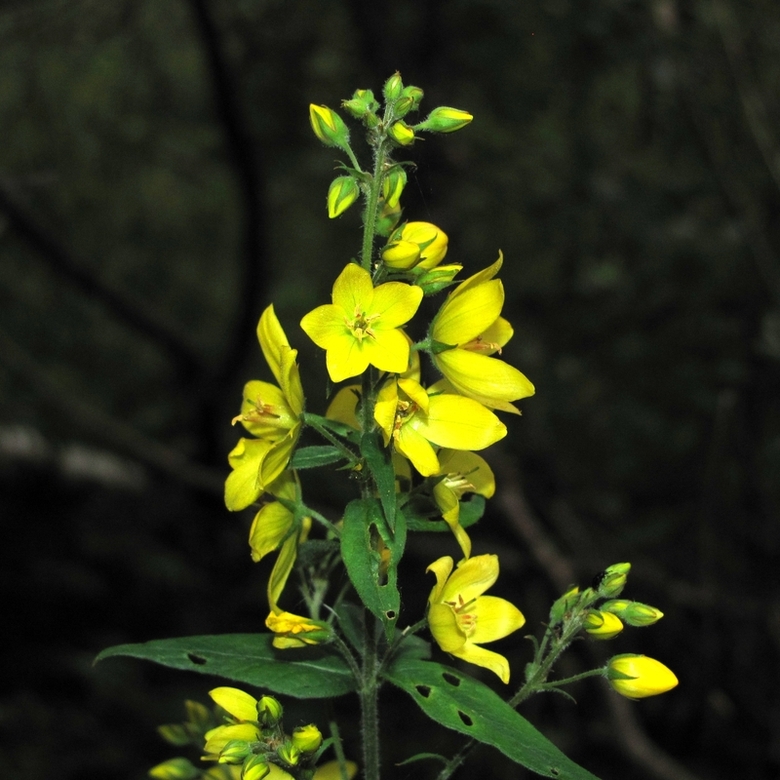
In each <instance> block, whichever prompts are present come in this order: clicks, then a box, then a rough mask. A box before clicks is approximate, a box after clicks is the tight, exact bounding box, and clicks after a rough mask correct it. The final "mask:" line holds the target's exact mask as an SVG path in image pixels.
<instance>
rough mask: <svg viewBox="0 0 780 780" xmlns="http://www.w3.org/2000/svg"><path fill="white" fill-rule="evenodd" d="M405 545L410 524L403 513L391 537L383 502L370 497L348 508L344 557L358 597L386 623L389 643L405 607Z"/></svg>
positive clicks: (342, 536) (399, 513) (345, 518)
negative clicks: (401, 577) (401, 583)
mask: <svg viewBox="0 0 780 780" xmlns="http://www.w3.org/2000/svg"><path fill="white" fill-rule="evenodd" d="M405 544H406V521H405V519H404V516H403V514H402V513H401V512H400V511H399V512H396V525H395V533H394V534H393V535H392V536H391V535H390V533H389V531H388V530H387V526H386V524H385V518H384V514H383V512H382V507H381V506H380V504H379V501H377V500H376V499H373V498H369V499H363V500H356V501H352V502H350V503H349V504H348V505H347V509H346V511H345V513H344V527H343V529H342V532H341V557H342V559H343V560H344V565H345V566H346V568H347V573H348V574H349V578H350V580H351V581H352V584H353V585H354V586H355V590H356V591H357V593H358V596H360V599H361V601H362V602H363V603H364V604H365V605H366V608H367V609H368V610H369V611H370V612H372V613H373V614H374V615H375V616H376V617H377V618H378V619H379V620H381V621H382V623H383V624H384V627H385V635H386V636H387V638H388V640H389V639H392V636H393V631H394V630H395V624H396V621H397V620H398V611H399V609H400V606H401V597H400V595H399V593H398V583H397V573H398V562H399V561H400V560H401V556H402V555H403V551H404V545H405Z"/></svg>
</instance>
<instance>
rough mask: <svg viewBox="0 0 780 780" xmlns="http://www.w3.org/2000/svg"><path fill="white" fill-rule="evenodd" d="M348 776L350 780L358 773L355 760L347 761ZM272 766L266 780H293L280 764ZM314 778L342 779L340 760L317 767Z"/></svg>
mask: <svg viewBox="0 0 780 780" xmlns="http://www.w3.org/2000/svg"><path fill="white" fill-rule="evenodd" d="M346 765H347V777H348V778H349V780H352V778H353V777H354V776H355V775H356V774H357V770H358V767H357V764H356V763H355V762H354V761H347V762H346ZM269 766H270V767H271V772H270V774H268V775H266V780H291V778H292V775H291V774H289V773H288V772H285V771H284V769H282V768H281V767H280V766H277V765H276V764H269ZM314 780H341V769H340V768H339V762H338V761H328V762H327V763H325V764H322V765H321V766H318V767H317V770H316V771H315V772H314Z"/></svg>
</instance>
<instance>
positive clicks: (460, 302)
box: [431, 279, 504, 344]
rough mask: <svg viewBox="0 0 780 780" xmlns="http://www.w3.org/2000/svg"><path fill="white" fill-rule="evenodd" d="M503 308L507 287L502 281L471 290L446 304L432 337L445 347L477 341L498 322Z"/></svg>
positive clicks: (434, 327) (438, 317)
mask: <svg viewBox="0 0 780 780" xmlns="http://www.w3.org/2000/svg"><path fill="white" fill-rule="evenodd" d="M503 305H504V286H503V284H502V283H501V280H500V279H493V280H492V281H489V282H486V283H484V284H480V285H477V286H475V287H470V288H469V289H467V290H466V291H465V292H463V293H462V294H460V295H455V294H454V293H452V294H451V295H450V297H449V298H448V299H447V300H445V302H444V304H443V305H442V307H441V309H440V310H439V313H438V314H437V315H436V319H435V320H434V321H433V326H432V329H431V335H432V336H433V338H434V339H435V340H436V341H440V342H442V343H443V344H464V343H466V342H469V341H471V340H472V339H475V338H476V337H477V336H479V334H480V333H482V332H483V331H485V330H486V329H487V328H489V327H490V326H491V325H492V324H493V323H494V322H495V321H496V319H498V315H499V314H500V313H501V308H502V306H503Z"/></svg>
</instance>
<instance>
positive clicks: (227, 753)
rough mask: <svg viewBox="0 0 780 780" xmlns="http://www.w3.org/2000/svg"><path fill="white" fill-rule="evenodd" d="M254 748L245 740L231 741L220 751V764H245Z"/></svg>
mask: <svg viewBox="0 0 780 780" xmlns="http://www.w3.org/2000/svg"><path fill="white" fill-rule="evenodd" d="M251 753H252V748H251V747H250V746H249V743H248V742H246V741H245V740H243V739H231V740H230V741H229V742H227V743H226V744H225V747H223V748H222V750H220V751H219V759H218V761H219V763H220V764H243V763H244V759H245V758H246V757H247V756H249V755H251Z"/></svg>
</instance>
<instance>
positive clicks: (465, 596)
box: [427, 555, 525, 683]
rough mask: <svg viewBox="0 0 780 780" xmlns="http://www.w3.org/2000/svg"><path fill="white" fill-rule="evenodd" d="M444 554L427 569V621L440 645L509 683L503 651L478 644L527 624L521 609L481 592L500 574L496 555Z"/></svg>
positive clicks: (507, 668) (507, 667)
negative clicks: (457, 558) (463, 557)
mask: <svg viewBox="0 0 780 780" xmlns="http://www.w3.org/2000/svg"><path fill="white" fill-rule="evenodd" d="M452 567H453V561H452V558H450V557H449V556H448V555H447V556H444V557H443V558H439V560H437V561H434V562H433V563H432V564H431V565H430V566H429V567H428V568H427V571H432V572H433V573H434V574H435V575H436V585H435V586H434V588H433V590H432V591H431V595H430V596H429V597H428V603H429V605H430V607H429V609H428V625H429V626H430V629H431V634H433V638H434V639H435V640H436V642H437V644H438V645H439V647H440V648H441V649H442V650H444V652H446V653H450V654H451V655H454V656H455V657H456V658H462V659H463V660H464V661H467V662H468V663H470V664H476V665H477V666H482V667H484V668H485V669H490V671H491V672H495V673H496V674H497V675H498V676H499V678H500V679H501V682H503V683H508V682H509V663H508V662H507V660H506V658H504V656H503V655H499V654H498V653H494V652H493V651H492V650H485V649H484V648H482V647H480V645H482V644H485V643H486V642H495V641H496V640H497V639H503V638H504V637H505V636H508V635H509V634H511V633H512V632H513V631H517V629H518V628H520V627H521V626H522V625H523V624H524V623H525V617H524V616H523V613H522V612H520V610H519V609H518V608H517V607H516V606H515V605H514V604H511V603H510V602H509V601H507V600H506V599H501V598H498V597H497V596H483V595H482V594H483V593H484V592H485V591H486V590H488V588H490V587H491V586H492V585H493V583H495V581H496V580H497V579H498V556H497V555H475V556H474V557H473V558H469V559H468V560H467V561H462V562H461V563H459V564H458V567H457V569H456V570H455V572H454V573H452Z"/></svg>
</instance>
